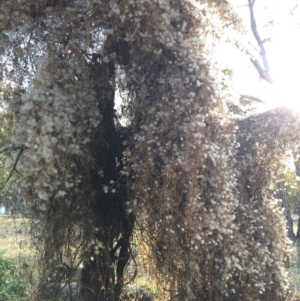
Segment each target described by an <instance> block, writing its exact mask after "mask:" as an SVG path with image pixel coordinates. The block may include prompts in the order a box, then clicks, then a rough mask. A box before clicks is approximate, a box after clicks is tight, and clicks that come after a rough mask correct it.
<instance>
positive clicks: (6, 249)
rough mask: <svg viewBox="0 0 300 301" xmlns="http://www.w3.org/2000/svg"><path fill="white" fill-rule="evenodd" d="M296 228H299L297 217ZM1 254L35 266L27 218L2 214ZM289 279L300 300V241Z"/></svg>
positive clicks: (295, 247) (148, 283) (141, 283)
mask: <svg viewBox="0 0 300 301" xmlns="http://www.w3.org/2000/svg"><path fill="white" fill-rule="evenodd" d="M294 229H297V221H296V219H295V222H294ZM0 254H1V256H2V257H3V258H4V259H8V260H11V259H12V260H14V261H15V262H17V263H18V265H19V266H21V268H22V267H23V266H24V265H25V266H26V269H28V270H29V269H31V267H33V266H34V256H33V254H34V252H33V248H32V247H31V246H30V227H29V221H28V219H26V218H20V217H19V218H12V217H9V216H5V215H2V216H1V215H0ZM288 273H289V281H290V284H291V289H292V290H293V295H291V296H290V297H289V299H288V301H300V242H298V243H297V244H294V245H293V246H292V256H291V258H290V267H289V269H288ZM133 285H135V286H136V287H142V286H145V287H148V288H150V289H151V291H152V293H154V294H155V292H156V291H157V288H156V285H155V283H154V282H153V281H151V280H150V279H148V277H143V278H142V279H139V280H138V281H137V283H135V284H133Z"/></svg>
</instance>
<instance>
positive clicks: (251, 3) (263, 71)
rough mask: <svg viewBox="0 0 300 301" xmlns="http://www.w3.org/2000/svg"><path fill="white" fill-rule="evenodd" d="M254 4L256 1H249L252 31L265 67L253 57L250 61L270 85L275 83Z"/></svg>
mask: <svg viewBox="0 0 300 301" xmlns="http://www.w3.org/2000/svg"><path fill="white" fill-rule="evenodd" d="M254 3H255V0H248V7H249V10H250V20H251V30H252V33H253V35H254V37H255V40H256V42H257V45H258V47H259V49H260V53H259V54H260V56H261V58H262V61H263V66H261V64H260V63H259V62H258V60H257V59H255V58H254V57H253V56H252V57H251V59H250V60H251V62H252V64H253V65H254V66H255V68H256V70H257V72H258V74H259V75H260V77H261V78H263V79H264V80H266V81H267V82H269V83H270V84H273V81H272V79H271V76H270V66H269V62H268V59H267V55H266V50H265V47H264V43H263V41H262V39H261V37H260V35H259V33H258V31H257V26H256V20H255V17H254V12H253V7H254Z"/></svg>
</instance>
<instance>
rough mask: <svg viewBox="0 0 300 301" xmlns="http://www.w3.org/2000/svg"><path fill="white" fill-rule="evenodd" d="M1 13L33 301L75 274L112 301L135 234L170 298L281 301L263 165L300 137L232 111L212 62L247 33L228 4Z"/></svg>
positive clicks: (111, 4)
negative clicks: (32, 250)
mask: <svg viewBox="0 0 300 301" xmlns="http://www.w3.org/2000/svg"><path fill="white" fill-rule="evenodd" d="M0 7H1V12H0V19H1V23H0V29H1V33H0V55H1V58H2V60H1V66H2V67H3V82H4V83H6V84H11V85H13V86H14V87H15V90H16V93H15V94H14V97H13V99H12V100H11V103H10V108H9V110H10V112H11V114H13V116H14V120H15V122H14V124H13V137H12V139H11V141H10V143H11V145H10V150H13V151H14V152H15V153H16V156H15V160H13V161H12V162H11V166H10V168H11V169H12V170H15V169H16V166H17V168H18V171H19V172H20V174H21V175H22V177H23V187H22V196H23V201H24V202H25V203H26V204H27V206H29V207H30V208H31V210H32V212H33V213H34V215H33V221H32V222H33V223H32V225H33V226H32V234H33V242H34V243H35V245H36V247H37V249H38V250H39V252H40V255H41V256H40V257H41V260H40V262H39V264H40V275H39V278H40V284H39V286H38V289H37V291H36V292H35V294H34V296H35V298H36V299H39V300H46V299H45V298H46V296H45V295H43V293H44V292H45V288H46V287H47V286H49V283H53V282H54V283H57V282H62V281H63V282H72V281H74V279H75V277H76V276H77V273H78V267H81V268H82V269H80V272H81V274H80V275H79V278H80V280H81V287H82V289H81V292H80V296H81V298H82V300H95V301H98V300H118V299H119V297H120V295H121V289H122V286H123V284H124V282H125V280H128V279H129V278H130V277H129V276H128V277H125V270H126V266H127V263H128V260H129V258H130V256H131V255H132V251H131V246H130V241H131V238H132V234H133V231H134V229H137V230H140V231H141V232H142V237H143V238H144V239H145V241H147V243H148V244H149V245H150V248H149V249H148V250H149V255H150V257H151V262H152V263H153V272H154V274H153V276H155V277H156V279H157V280H160V282H159V283H160V285H161V286H163V287H164V288H165V289H166V291H167V292H168V294H169V297H170V298H177V299H178V300H214V301H218V300H224V301H225V300H228V301H229V300H231V301H233V300H245V301H246V300H272V301H273V300H274V301H276V300H283V299H284V297H285V296H286V294H287V281H286V275H285V271H284V262H283V261H284V259H285V258H286V256H288V255H287V253H286V245H287V243H288V242H287V239H286V236H285V222H284V219H283V216H282V212H281V209H280V206H278V205H277V203H276V201H274V187H275V184H276V177H277V170H276V169H274V168H273V165H274V163H275V162H276V163H278V162H279V161H280V160H281V158H282V157H283V156H284V152H285V149H286V148H292V149H293V148H294V147H295V146H296V145H297V141H298V140H299V133H300V131H299V127H300V124H299V121H298V118H297V117H296V116H294V115H293V114H292V113H291V112H290V111H288V110H285V109H277V110H273V111H270V112H267V113H264V114H260V115H256V116H246V115H245V114H244V113H243V110H242V109H240V108H239V106H238V105H237V104H236V99H235V96H234V91H232V90H231V88H230V84H229V82H228V80H229V78H228V76H227V75H226V74H225V73H224V72H222V70H224V66H222V60H220V58H221V57H222V45H225V44H228V43H232V44H234V43H235V44H239V43H238V40H239V38H240V35H241V32H242V28H241V24H240V22H239V20H238V17H237V16H236V15H235V13H234V12H233V11H232V8H231V6H230V4H229V3H228V2H227V1H213V0H207V1H194V0H174V1H168V0H140V1H134V0H128V1H112V0H104V1H91V0H89V1H83V0H73V1H71V0H62V1H58V0H47V1H44V0H43V1H42V0H40V1H37V0H35V1H29V0H18V1H17V0H11V1H5V0H1V2H0ZM116 90H119V93H120V94H121V95H122V97H124V98H125V106H124V108H123V109H124V115H126V117H127V125H126V126H122V123H121V122H120V120H119V119H118V117H117V115H116V112H115V110H114V105H115V100H116V95H117V93H116ZM133 274H135V273H133ZM129 280H130V279H129Z"/></svg>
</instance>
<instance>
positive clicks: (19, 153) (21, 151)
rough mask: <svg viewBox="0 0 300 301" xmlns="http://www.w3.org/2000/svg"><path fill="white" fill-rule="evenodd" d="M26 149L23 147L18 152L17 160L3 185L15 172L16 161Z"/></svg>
mask: <svg viewBox="0 0 300 301" xmlns="http://www.w3.org/2000/svg"><path fill="white" fill-rule="evenodd" d="M25 149H26V147H23V148H22V149H20V151H19V152H18V155H17V158H16V160H15V163H14V166H13V168H12V170H11V172H10V173H9V176H8V177H7V179H6V181H5V184H6V183H7V182H8V181H9V179H10V178H11V177H12V175H13V173H14V171H16V167H17V164H18V161H19V159H20V157H21V155H22V153H23V151H24V150H25Z"/></svg>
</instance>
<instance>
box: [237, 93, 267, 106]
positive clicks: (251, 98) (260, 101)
mask: <svg viewBox="0 0 300 301" xmlns="http://www.w3.org/2000/svg"><path fill="white" fill-rule="evenodd" d="M242 99H249V100H253V101H256V102H259V103H263V104H266V102H265V101H263V100H262V99H260V98H258V97H255V96H252V95H240V100H242Z"/></svg>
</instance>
